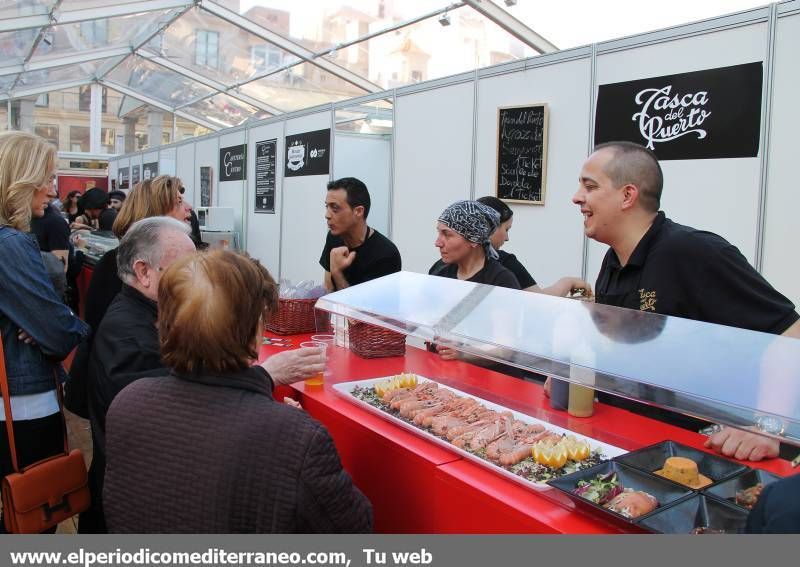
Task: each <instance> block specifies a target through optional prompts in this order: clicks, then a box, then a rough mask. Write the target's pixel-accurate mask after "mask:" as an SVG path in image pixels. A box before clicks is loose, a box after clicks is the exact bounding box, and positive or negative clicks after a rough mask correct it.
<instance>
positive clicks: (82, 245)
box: [72, 230, 119, 265]
mask: <svg viewBox="0 0 800 567" xmlns="http://www.w3.org/2000/svg"><path fill="white" fill-rule="evenodd" d="M72 238H73V243H74V244H75V248H76V249H77V250H82V251H83V253H84V254H85V255H86V262H87V263H88V264H91V265H94V264H96V263H97V261H98V260H100V258H102V257H103V254H105V253H106V252H108V251H109V250H113V249H114V248H116V247H117V246H119V240H118V239H117V237H115V236H114V233H112V232H105V231H104V232H89V231H88V230H81V231H78V232H76V233H74V234H73V236H72Z"/></svg>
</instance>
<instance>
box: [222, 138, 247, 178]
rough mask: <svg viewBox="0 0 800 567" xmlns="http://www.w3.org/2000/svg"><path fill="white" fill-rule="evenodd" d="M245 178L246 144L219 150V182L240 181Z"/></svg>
mask: <svg viewBox="0 0 800 567" xmlns="http://www.w3.org/2000/svg"><path fill="white" fill-rule="evenodd" d="M246 176H247V144H241V145H239V146H230V147H227V148H220V150H219V180H220V181H241V180H242V179H245V178H246Z"/></svg>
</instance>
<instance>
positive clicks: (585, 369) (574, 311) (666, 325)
mask: <svg viewBox="0 0 800 567" xmlns="http://www.w3.org/2000/svg"><path fill="white" fill-rule="evenodd" d="M316 307H317V308H318V309H322V310H325V311H329V312H331V313H334V314H338V315H343V316H345V317H349V318H352V319H356V320H359V321H364V322H367V323H371V324H375V325H379V326H381V327H386V328H389V329H392V330H394V331H398V332H401V333H404V334H407V335H411V336H414V337H417V338H419V339H422V340H425V341H435V342H437V343H439V344H443V345H447V346H450V347H452V348H455V349H457V350H460V351H462V352H465V353H469V354H472V355H476V356H479V357H482V358H487V359H490V360H494V361H497V362H502V363H505V364H509V365H512V366H515V367H519V368H524V369H526V370H531V371H534V372H539V373H542V374H548V375H552V376H556V377H559V378H562V379H564V380H567V381H570V382H574V383H578V384H583V385H588V386H591V387H593V388H595V389H597V390H600V391H604V392H608V393H611V394H615V395H618V396H622V397H625V398H629V399H634V400H637V401H640V402H643V403H646V404H650V405H655V406H658V407H663V408H666V409H669V410H672V411H676V412H679V413H683V414H686V415H691V416H694V417H698V418H702V419H707V420H709V421H713V422H717V423H722V424H726V425H731V426H734V427H746V426H752V425H754V424H760V425H761V428H760V430H761V432H762V433H763V434H765V435H769V436H773V437H778V438H780V439H781V440H782V441H785V442H788V443H791V444H793V445H798V446H800V340H798V339H791V338H785V337H780V336H776V335H771V334H768V333H761V332H756V331H749V330H745V329H738V328H734V327H727V326H724V325H715V324H711V323H703V322H699V321H693V320H690V319H683V318H680V317H668V316H665V315H659V314H655V313H648V312H643V311H636V310H631V309H624V308H619V307H613V306H609V305H598V304H594V303H590V302H583V301H575V300H571V299H566V298H558V297H551V296H547V295H543V294H537V293H528V292H520V291H516V290H510V289H506V288H501V287H495V286H488V285H482V284H475V283H470V282H463V281H459V280H453V279H448V278H441V277H437V276H428V275H422V274H416V273H412V272H399V273H397V274H392V275H389V276H385V277H382V278H379V279H377V280H373V281H371V282H367V283H364V284H361V285H358V286H354V287H351V288H347V289H344V290H341V291H338V292H335V293H332V294H329V295H326V296H323V297H321V298H320V299H319V301H318V302H317V304H316Z"/></svg>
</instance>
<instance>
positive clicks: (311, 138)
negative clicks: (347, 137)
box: [283, 128, 331, 177]
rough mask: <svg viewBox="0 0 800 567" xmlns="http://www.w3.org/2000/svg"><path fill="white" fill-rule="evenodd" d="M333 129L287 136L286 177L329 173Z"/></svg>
mask: <svg viewBox="0 0 800 567" xmlns="http://www.w3.org/2000/svg"><path fill="white" fill-rule="evenodd" d="M330 150H331V129H330V128H327V129H325V130H317V131H315V132H305V133H304V134H295V135H294V136H286V167H285V168H284V173H283V175H284V176H285V177H298V176H300V175H328V172H329V171H330Z"/></svg>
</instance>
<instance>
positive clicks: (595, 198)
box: [572, 142, 800, 461]
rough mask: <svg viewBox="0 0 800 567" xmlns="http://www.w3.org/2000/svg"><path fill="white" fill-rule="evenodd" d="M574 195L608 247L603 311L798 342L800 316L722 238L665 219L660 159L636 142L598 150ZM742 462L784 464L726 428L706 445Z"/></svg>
mask: <svg viewBox="0 0 800 567" xmlns="http://www.w3.org/2000/svg"><path fill="white" fill-rule="evenodd" d="M579 181H580V183H579V188H578V192H577V193H576V194H575V196H574V197H573V198H572V202H573V203H575V204H576V205H578V206H579V207H580V210H581V213H582V214H583V217H584V231H585V233H586V236H588V237H589V238H593V239H594V240H597V241H598V242H602V243H604V244H608V245H609V246H610V249H609V250H608V252H607V253H606V256H605V258H604V259H603V264H602V267H601V268H600V274H599V275H598V277H597V283H596V284H595V292H596V300H597V302H598V303H604V304H609V305H616V306H619V307H627V308H630V309H639V310H641V311H652V312H655V313H662V314H664V315H674V316H678V317H685V318H688V319H695V320H698V321H706V322H709V323H717V324H721V325H729V326H733V327H741V328H745V329H751V330H754V331H762V332H766V333H774V334H782V335H784V336H789V337H795V338H800V316H798V314H797V313H796V312H795V309H794V305H793V304H792V302H791V301H789V300H788V299H787V298H786V297H784V296H783V295H781V294H780V293H779V292H778V291H776V290H775V288H773V287H772V286H771V285H770V284H769V283H768V282H767V281H766V280H765V279H764V278H763V277H762V276H761V274H759V273H758V272H757V271H756V270H755V269H754V268H753V267H752V266H751V265H750V264H748V262H747V260H746V259H745V257H744V256H743V255H742V254H741V252H739V250H738V249H737V248H736V247H735V246H733V245H732V244H730V243H729V242H728V241H726V240H725V239H724V238H722V237H721V236H718V235H716V234H713V233H711V232H706V231H702V230H697V229H694V228H691V227H688V226H683V225H680V224H677V223H674V222H672V221H671V220H670V219H668V218H667V217H666V216H665V215H664V213H663V212H661V211H659V207H660V201H661V190H662V186H663V175H662V172H661V167H660V166H659V164H658V159H657V158H656V157H655V154H653V153H652V152H650V151H649V150H647V149H646V148H644V147H642V146H640V145H638V144H633V143H631V142H609V143H607V144H602V145H599V146H597V147H596V148H595V151H594V153H592V155H590V156H589V158H588V159H587V160H586V162H585V163H584V164H583V168H582V169H581V173H580V179H579ZM706 445H707V446H709V447H712V448H714V449H715V450H717V451H720V452H721V453H723V454H725V455H727V456H731V457H735V458H737V459H749V460H754V461H757V460H760V459H762V458H770V457H775V456H777V455H778V449H779V444H778V442H777V441H774V440H771V439H768V438H766V437H764V436H762V435H757V434H753V433H747V432H744V431H741V430H738V429H733V428H725V429H723V430H722V431H720V432H719V433H716V434H714V435H713V436H712V437H710V438H709V440H708V442H707V443H706Z"/></svg>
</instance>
